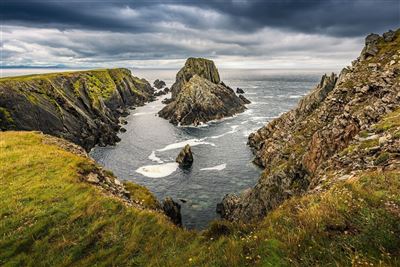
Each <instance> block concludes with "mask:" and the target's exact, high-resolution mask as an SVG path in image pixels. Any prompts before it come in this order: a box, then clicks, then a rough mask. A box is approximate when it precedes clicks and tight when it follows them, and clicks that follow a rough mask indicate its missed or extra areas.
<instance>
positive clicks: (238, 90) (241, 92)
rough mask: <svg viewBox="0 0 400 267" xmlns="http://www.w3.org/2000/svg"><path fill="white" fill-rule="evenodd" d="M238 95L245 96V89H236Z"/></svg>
mask: <svg viewBox="0 0 400 267" xmlns="http://www.w3.org/2000/svg"><path fill="white" fill-rule="evenodd" d="M236 93H237V94H244V91H243V89H241V88H239V87H238V88H236Z"/></svg>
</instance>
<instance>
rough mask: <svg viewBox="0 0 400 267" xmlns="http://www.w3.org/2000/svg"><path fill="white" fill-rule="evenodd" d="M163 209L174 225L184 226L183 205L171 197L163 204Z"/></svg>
mask: <svg viewBox="0 0 400 267" xmlns="http://www.w3.org/2000/svg"><path fill="white" fill-rule="evenodd" d="M162 209H163V211H164V213H165V215H167V216H168V217H169V218H170V219H171V221H172V222H173V223H174V224H176V225H178V226H182V215H181V205H179V204H178V203H176V202H175V201H174V200H173V199H172V198H171V197H166V198H165V199H164V201H163V203H162Z"/></svg>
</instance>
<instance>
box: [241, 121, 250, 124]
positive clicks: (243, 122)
mask: <svg viewBox="0 0 400 267" xmlns="http://www.w3.org/2000/svg"><path fill="white" fill-rule="evenodd" d="M248 122H249V121H242V122H241V123H240V124H245V123H248Z"/></svg>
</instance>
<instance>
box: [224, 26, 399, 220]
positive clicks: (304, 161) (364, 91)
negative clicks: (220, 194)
mask: <svg viewBox="0 0 400 267" xmlns="http://www.w3.org/2000/svg"><path fill="white" fill-rule="evenodd" d="M388 34H389V35H390V36H388ZM399 59H400V30H398V31H397V32H389V33H386V34H384V36H383V37H381V36H378V35H369V36H368V37H367V38H366V47H365V48H364V49H363V51H362V53H361V56H360V57H359V59H357V60H356V61H354V62H353V63H352V66H351V67H347V68H345V69H343V70H342V72H341V73H340V75H339V77H336V76H335V75H334V74H332V75H330V76H326V75H325V76H323V77H322V79H321V82H320V84H318V85H317V86H316V88H314V89H313V90H312V91H311V92H310V94H309V95H307V96H305V97H304V98H303V99H302V100H301V101H300V102H299V104H298V107H297V108H295V109H294V110H292V111H289V112H287V113H285V114H283V115H282V116H281V117H279V118H277V119H275V120H273V121H272V122H270V123H268V124H267V125H266V126H264V127H263V128H261V129H259V130H258V131H257V132H255V133H252V134H251V135H250V136H249V142H248V143H249V145H250V146H251V147H252V148H253V150H254V153H255V160H254V161H255V162H256V163H257V164H259V165H261V166H263V167H264V168H265V170H264V172H263V174H262V176H261V177H260V180H259V181H258V183H257V184H256V186H255V187H254V188H252V189H251V190H247V191H245V192H244V193H242V195H241V196H236V195H228V196H226V197H225V198H224V200H223V203H222V205H221V207H220V210H221V213H222V215H223V217H225V218H227V219H229V220H242V221H251V220H255V219H259V218H261V217H263V216H264V215H265V214H266V213H268V212H269V211H271V210H272V209H274V208H276V207H277V206H278V205H280V204H281V203H282V202H283V201H284V200H285V199H287V198H290V197H292V196H293V195H299V194H302V193H305V192H309V191H312V190H321V188H324V187H326V186H327V185H329V184H332V183H334V182H335V181H337V180H341V179H342V180H343V179H344V180H345V179H349V178H351V177H353V176H355V175H356V174H358V173H365V172H369V171H381V172H382V171H386V170H393V169H397V170H398V168H399V163H400V160H399V158H398V152H399V147H400V143H399V139H398V138H399V129H400V128H399V122H400V117H399V111H400V110H399V107H400V78H399V74H400V63H399ZM388 114H389V115H388Z"/></svg>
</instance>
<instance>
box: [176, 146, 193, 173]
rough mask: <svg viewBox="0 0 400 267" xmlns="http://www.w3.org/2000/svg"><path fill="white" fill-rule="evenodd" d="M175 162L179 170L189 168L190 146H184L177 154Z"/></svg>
mask: <svg viewBox="0 0 400 267" xmlns="http://www.w3.org/2000/svg"><path fill="white" fill-rule="evenodd" d="M176 162H178V163H179V166H180V167H181V168H189V167H191V166H192V164H193V153H192V149H191V148H190V145H186V146H185V147H184V148H183V149H182V150H181V152H179V155H178V157H177V158H176Z"/></svg>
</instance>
